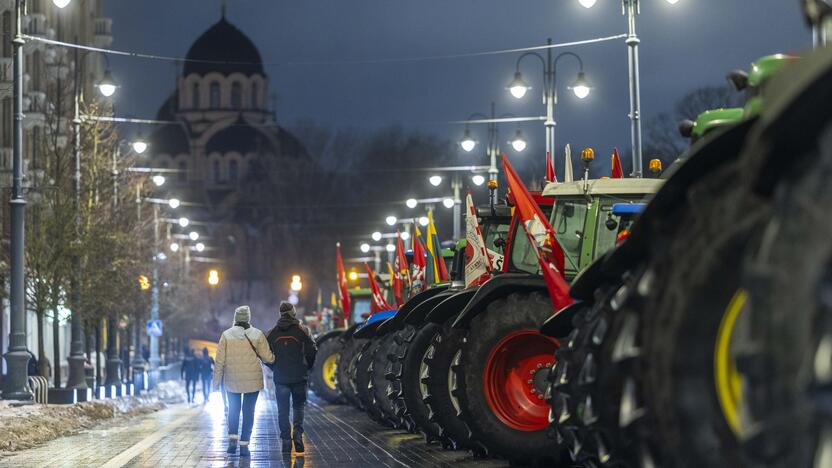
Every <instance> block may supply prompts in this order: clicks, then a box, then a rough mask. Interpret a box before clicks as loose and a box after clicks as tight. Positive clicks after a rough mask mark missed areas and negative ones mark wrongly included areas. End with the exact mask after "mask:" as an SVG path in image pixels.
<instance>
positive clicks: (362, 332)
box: [352, 309, 397, 339]
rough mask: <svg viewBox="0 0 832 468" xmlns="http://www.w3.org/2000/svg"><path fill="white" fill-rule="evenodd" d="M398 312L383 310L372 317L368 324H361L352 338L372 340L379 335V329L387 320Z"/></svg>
mask: <svg viewBox="0 0 832 468" xmlns="http://www.w3.org/2000/svg"><path fill="white" fill-rule="evenodd" d="M396 312H397V311H396V310H395V309H391V310H383V311H381V312H377V313H375V314H373V315H371V316H370V317H369V318H368V319H367V321H366V322H364V323H362V324H359V326H358V328H356V330H355V333H353V334H352V336H353V337H355V338H359V339H363V338H372V337H374V336H376V335H377V334H378V327H379V326H380V325H381V324H382V323H384V322H386V321H387V320H390V319H391V318H392V317H393V316H394V315H396Z"/></svg>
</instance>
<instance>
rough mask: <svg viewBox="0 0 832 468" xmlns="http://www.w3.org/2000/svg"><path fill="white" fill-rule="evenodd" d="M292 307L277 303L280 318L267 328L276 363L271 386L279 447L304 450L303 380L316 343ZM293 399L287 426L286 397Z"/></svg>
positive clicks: (287, 399)
mask: <svg viewBox="0 0 832 468" xmlns="http://www.w3.org/2000/svg"><path fill="white" fill-rule="evenodd" d="M296 315H297V311H296V310H295V306H293V305H292V304H291V303H289V302H281V303H280V318H279V319H278V321H277V324H276V325H275V326H274V328H272V329H271V330H270V331H269V334H268V337H267V338H268V340H269V346H270V347H271V350H272V353H274V355H275V363H274V365H273V366H272V370H273V375H274V389H275V394H276V395H277V420H278V426H279V428H280V439H281V443H282V447H281V449H282V450H283V452H284V453H286V452H291V451H292V444H294V447H295V453H296V454H298V455H301V454H303V453H304V446H303V408H304V406H305V404H306V380H307V377H308V374H309V370H310V369H312V366H313V365H314V364H315V353H316V352H317V349H316V348H315V342H314V341H313V340H312V337H311V336H309V331H308V330H307V329H306V327H305V326H303V325H301V323H300V321H298V319H297V317H296ZM290 399H291V401H292V427H291V428H290V427H289V400H290Z"/></svg>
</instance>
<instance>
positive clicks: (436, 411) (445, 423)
mask: <svg viewBox="0 0 832 468" xmlns="http://www.w3.org/2000/svg"><path fill="white" fill-rule="evenodd" d="M454 318H455V317H452V318H451V319H449V320H448V321H447V322H446V323H445V324H443V325H442V326H441V328H440V329H439V330H438V332H437V334H436V335H435V336H434V337H433V340H432V341H431V343H430V345H429V346H428V349H427V351H426V352H425V356H424V358H423V359H422V364H423V366H424V374H422V379H421V384H422V385H424V387H423V397H422V401H423V402H424V403H425V407H426V408H427V410H428V421H430V422H431V423H433V424H435V425H436V426H437V428H438V434H439V437H440V442H441V443H442V445H443V447H445V448H452V449H455V450H462V449H471V450H474V451H475V454H477V455H481V454H482V450H481V449H480V448H479V446H476V445H474V444H473V443H471V430H470V429H468V426H467V425H466V424H465V422H464V421H462V419H461V418H460V417H459V411H460V409H459V401H458V400H457V398H456V396H454V394H453V392H454V391H455V390H456V388H457V385H456V374H454V373H453V372H452V370H451V369H452V368H453V367H454V366H457V365H459V358H460V354H461V353H462V351H461V349H462V343H463V342H464V341H465V336H466V335H467V330H457V329H452V328H451V323H452V322H453V320H454Z"/></svg>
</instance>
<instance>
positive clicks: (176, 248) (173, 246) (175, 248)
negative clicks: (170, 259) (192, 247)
mask: <svg viewBox="0 0 832 468" xmlns="http://www.w3.org/2000/svg"><path fill="white" fill-rule="evenodd" d="M170 251H171V252H179V244H177V243H176V242H174V243H172V244H170Z"/></svg>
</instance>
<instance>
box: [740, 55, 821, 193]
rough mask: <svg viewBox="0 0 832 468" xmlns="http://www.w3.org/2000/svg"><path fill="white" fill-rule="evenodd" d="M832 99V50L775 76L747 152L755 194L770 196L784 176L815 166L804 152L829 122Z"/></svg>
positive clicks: (790, 175) (809, 152)
mask: <svg viewBox="0 0 832 468" xmlns="http://www.w3.org/2000/svg"><path fill="white" fill-rule="evenodd" d="M830 102H832V48H829V47H822V48H819V49H817V50H815V51H813V52H811V53H810V54H808V55H807V56H805V57H803V58H801V59H799V60H795V61H794V62H792V63H791V64H790V65H789V66H788V67H786V68H784V69H783V70H781V71H780V72H778V73H777V74H776V75H774V76H773V77H771V81H770V82H769V83H768V84H767V86H766V90H765V106H764V107H763V110H762V112H761V114H760V121H759V124H758V125H757V128H755V131H754V135H753V138H749V145H748V146H747V147H746V151H745V152H744V154H743V163H744V165H745V166H747V167H748V172H749V173H750V174H752V177H753V178H754V179H753V181H752V184H753V185H752V188H753V189H754V190H755V192H757V193H758V194H760V195H763V196H770V195H771V194H772V193H773V191H774V188H775V187H776V186H777V184H778V182H779V181H780V180H783V179H784V178H786V179H788V178H792V177H795V176H796V175H799V174H803V173H804V172H806V171H807V170H811V169H812V167H811V165H812V163H813V161H812V160H807V159H806V158H803V157H801V156H803V155H808V154H812V149H813V147H814V145H815V144H817V137H818V135H820V134H821V132H822V131H823V129H824V128H825V127H826V126H827V125H829V122H830V119H829V112H828V111H829V103H830ZM761 155H765V156H766V157H760V156H761ZM746 161H747V163H745V162H746Z"/></svg>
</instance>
